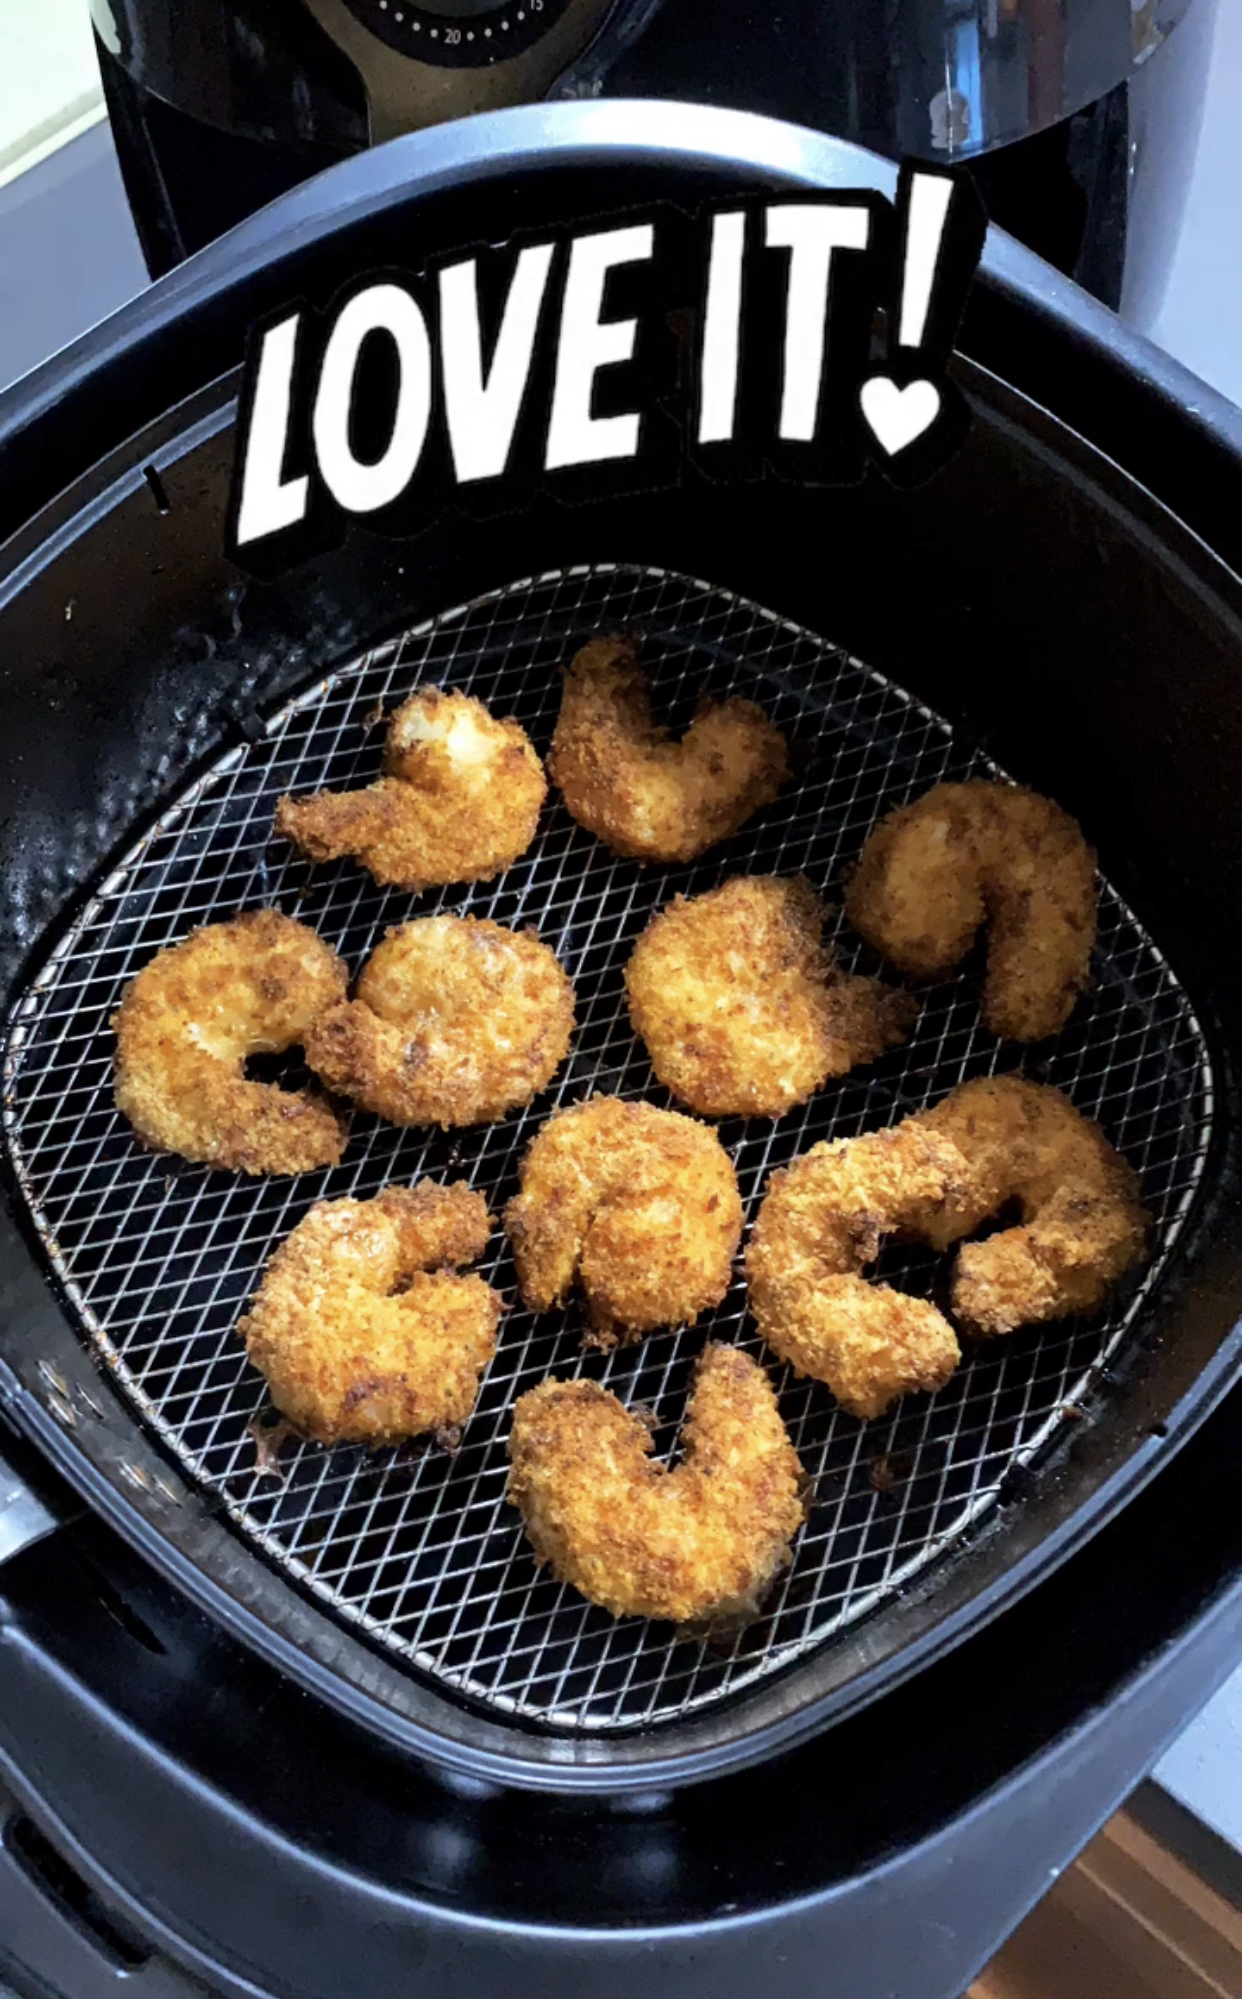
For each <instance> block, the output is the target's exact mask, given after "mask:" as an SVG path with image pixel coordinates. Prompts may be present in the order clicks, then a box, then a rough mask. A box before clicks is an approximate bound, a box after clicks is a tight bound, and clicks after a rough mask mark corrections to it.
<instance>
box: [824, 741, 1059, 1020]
mask: <svg viewBox="0 0 1242 1999" xmlns="http://www.w3.org/2000/svg"><path fill="white" fill-rule="evenodd" d="M845 912H846V915H847V916H848V917H849V920H850V922H851V923H852V924H853V926H854V929H855V930H856V931H857V932H858V934H859V936H860V937H865V938H866V940H867V942H868V943H869V944H872V945H874V946H875V948H876V950H877V951H880V952H882V953H883V955H884V957H886V958H887V959H888V961H889V963H890V964H892V965H895V966H896V967H897V969H898V971H901V972H906V973H908V974H910V975H911V976H913V977H916V978H938V977H940V976H941V975H942V974H944V973H946V972H948V971H951V970H952V968H953V966H954V965H956V964H958V963H959V962H960V961H961V959H962V958H964V957H965V955H966V953H967V951H968V950H969V949H970V945H971V942H972V940H973V938H974V935H975V932H976V931H977V930H978V928H979V926H980V924H983V923H986V924H987V926H988V962H987V977H986V981H985V984H984V989H983V1004H982V1009H981V1012H982V1018H983V1023H984V1026H985V1027H987V1028H988V1029H989V1031H990V1032H991V1033H993V1034H996V1035H999V1036H1000V1038H1001V1039H1002V1040H1003V1041H1042V1040H1043V1039H1044V1037H1045V1036H1046V1035H1049V1034H1055V1033H1056V1032H1057V1030H1058V1029H1059V1028H1062V1027H1064V1025H1065V1023H1066V1021H1067V1020H1068V1019H1069V1016H1070V1014H1071V1013H1072V1011H1073V1008H1074V1003H1075V1001H1076V1000H1077V998H1078V995H1079V993H1080V992H1081V991H1082V990H1083V987H1084V986H1085V985H1086V983H1087V973H1088V967H1089V964H1090V959H1091V947H1092V945H1093V944H1094V942H1095V924H1096V892H1095V857H1094V855H1093V854H1092V852H1091V849H1090V848H1089V847H1088V845H1087V843H1086V841H1085V840H1084V839H1083V836H1082V834H1081V832H1080V831H1079V828H1078V826H1077V824H1076V823H1075V821H1074V820H1073V819H1071V818H1070V816H1069V814H1068V813H1067V812H1063V811H1062V810H1061V807H1060V806H1059V805H1054V804H1053V803H1052V801H1051V800H1050V799H1047V798H1040V797H1039V796H1038V794H1037V793H1035V792H1033V791H1023V790H1020V789H1019V788H1018V787H1017V786H1014V785H1005V784H990V783H988V782H987V781H986V780H984V779H972V780H971V782H969V783H967V784H939V785H937V786H936V787H935V789H934V790H933V791H929V792H927V793H926V794H925V796H924V797H922V798H919V799H916V800H915V802H914V804H913V805H904V806H902V807H901V808H900V810H898V811H896V812H893V813H890V814H889V816H888V818H887V819H883V820H881V822H880V824H879V825H878V826H877V827H876V829H875V831H874V832H873V833H872V835H871V837H870V839H869V840H868V841H867V844H866V846H865V847H864V848H863V851H862V857H861V859H860V860H859V862H858V866H857V867H856V869H855V870H854V874H853V877H852V879H851V881H850V882H849V885H848V887H847V889H846V896H845Z"/></svg>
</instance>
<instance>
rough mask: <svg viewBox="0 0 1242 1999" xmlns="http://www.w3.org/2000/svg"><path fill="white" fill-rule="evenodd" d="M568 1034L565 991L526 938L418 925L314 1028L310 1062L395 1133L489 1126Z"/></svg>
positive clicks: (539, 1079)
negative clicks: (396, 1128) (400, 1128)
mask: <svg viewBox="0 0 1242 1999" xmlns="http://www.w3.org/2000/svg"><path fill="white" fill-rule="evenodd" d="M573 1025H574V989H573V985H572V983H571V981H570V979H569V977H568V975H567V973H566V972H565V971H564V970H563V969H562V967H561V965H560V964H559V963H558V961H557V959H556V958H555V956H554V955H553V953H552V952H551V951H549V949H548V947H547V945H546V944H541V943H540V942H539V939H538V938H537V937H536V936H535V935H534V933H533V932H532V931H517V930H506V929H505V928H504V927H503V926H502V925H501V924H499V923H491V922H488V921H486V920H484V919H480V918H478V917H473V916H424V917H420V918H419V919H418V920H417V921H416V922H414V923H403V924H399V925H397V926H396V927H395V928H394V929H391V930H389V931H388V932H387V934H386V935H385V937H384V941H383V942H382V943H381V944H379V945H378V946H377V947H376V949H375V950H374V951H373V952H372V954H371V956H370V958H369V959H368V960H367V963H366V965H365V966H364V968H363V971H362V975H361V977H360V978H359V980H358V987H357V996H356V997H355V998H354V999H352V1000H344V999H343V1000H341V1001H340V1002H339V1003H338V1004H337V1005H335V1006H332V1007H329V1008H327V1009H326V1010H325V1011H324V1012H323V1013H321V1014H319V1016H318V1017H317V1018H316V1019H315V1020H314V1021H312V1022H311V1024H310V1027H309V1028H308V1030H307V1033H306V1037H305V1046H306V1059H307V1061H308V1062H309V1064H310V1066H311V1068H312V1069H314V1070H315V1072H316V1074H317V1075H320V1076H322V1078H323V1080H324V1082H325V1083H327V1084H328V1086H329V1088H330V1089H333V1090H337V1091H339V1092H340V1093H341V1095H342V1096H346V1097H352V1098H353V1100H354V1102H355V1103H358V1104H361V1105H362V1106H363V1108H364V1109H365V1110H369V1111H374V1113H375V1114H376V1116H377V1117H383V1118H387V1119H388V1120H389V1121H390V1123H392V1124H401V1125H430V1124H438V1125H443V1126H449V1125H469V1124H486V1123H488V1122H490V1120H492V1119H493V1118H501V1117H504V1116H505V1114H506V1112H508V1111H511V1110H515V1109H516V1108H517V1107H518V1106H519V1105H521V1104H528V1103H529V1102H530V1100H531V1098H532V1097H534V1096H537V1095H538V1093H539V1091H540V1090H542V1089H544V1088H545V1086H546V1085H547V1084H548V1083H550V1082H551V1080H552V1077H553V1076H554V1075H555V1073H556V1071H557V1069H558V1068H559V1067H560V1065H561V1063H562V1062H563V1061H564V1060H565V1057H566V1055H567V1054H568V1052H569V1042H570V1036H571V1034H572V1033H573Z"/></svg>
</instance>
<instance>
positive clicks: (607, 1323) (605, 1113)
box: [505, 1097, 742, 1347]
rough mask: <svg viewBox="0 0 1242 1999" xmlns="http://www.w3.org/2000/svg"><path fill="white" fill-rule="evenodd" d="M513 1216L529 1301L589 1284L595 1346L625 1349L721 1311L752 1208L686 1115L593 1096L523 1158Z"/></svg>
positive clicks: (727, 1165) (714, 1143) (541, 1307)
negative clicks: (745, 1209)
mask: <svg viewBox="0 0 1242 1999" xmlns="http://www.w3.org/2000/svg"><path fill="white" fill-rule="evenodd" d="M519 1178H520V1186H521V1192H520V1193H518V1194H516V1195H515V1196H514V1198H513V1199H512V1200H511V1201H510V1203H509V1205H508V1207H507V1208H506V1210H505V1228H506V1230H507V1232H508V1235H509V1238H510V1241H511V1242H512V1245H513V1255H514V1260H515V1262H516V1264H517V1273H518V1282H519V1284H520V1286H521V1291H522V1297H523V1299H524V1300H525V1302H526V1304H527V1305H529V1306H530V1307H531V1309H532V1310H534V1311H536V1312H547V1311H550V1310H551V1309H552V1307H553V1306H555V1305H561V1304H564V1302H565V1300H566V1299H567V1298H568V1297H569V1294H570V1292H571V1290H572V1289H573V1287H574V1285H575V1284H579V1285H580V1286H581V1288H582V1292H583V1295H584V1298H585V1300H586V1310H587V1319H588V1322H589V1325H590V1327H591V1335H590V1343H591V1344H594V1345H598V1346H605V1347H610V1346H617V1345H625V1344H627V1343H628V1342H629V1341H631V1340H635V1339H641V1338H642V1336H643V1334H644V1333H649V1332H653V1331H655V1330H656V1328H657V1327H661V1326H679V1325H686V1324H689V1323H691V1322H692V1321H693V1320H695V1319H697V1317H698V1316H699V1314H700V1312H704V1311H707V1310H708V1309H709V1308H710V1307H712V1306H714V1305H718V1304H719V1303H720V1301H721V1299H722V1298H723V1297H724V1295H725V1292H726V1291H727V1290H728V1288H729V1279H730V1275H731V1270H732V1263H733V1256H734V1252H735V1251H736V1249H737V1245H738V1242H739V1240H740V1238H741V1233H742V1203H741V1197H740V1195H739V1194H738V1188H737V1179H736V1177H735V1175H734V1171H733V1166H732V1163H731V1162H730V1159H729V1155H728V1153H727V1152H726V1151H725V1149H724V1147H723V1146H722V1145H721V1143H720V1140H719V1139H718V1138H717V1137H716V1134H715V1132H713V1131H711V1130H709V1129H708V1127H707V1126H706V1125H702V1124H699V1123H697V1122H696V1120H695V1119H693V1118H688V1117H682V1116H680V1115H679V1113H677V1112H676V1111H662V1110H657V1109H656V1108H655V1107H654V1105H652V1104H642V1103H626V1102H623V1101H622V1100H621V1099H620V1098H618V1097H592V1098H590V1099H589V1100H588V1101H587V1102H586V1103H583V1104H576V1105H574V1106H573V1107H572V1109H570V1110H564V1111H559V1112H558V1113H557V1114H556V1116H555V1117H552V1118H550V1119H549V1120H548V1122H547V1124H545V1125H544V1126H543V1128H542V1129H541V1130H540V1131H539V1132H538V1133H537V1134H536V1136H535V1138H534V1139H533V1140H532V1142H531V1144H530V1146H529V1147H528V1148H527V1151H526V1154H525V1156H524V1158H523V1160H522V1164H521V1168H520V1175H519Z"/></svg>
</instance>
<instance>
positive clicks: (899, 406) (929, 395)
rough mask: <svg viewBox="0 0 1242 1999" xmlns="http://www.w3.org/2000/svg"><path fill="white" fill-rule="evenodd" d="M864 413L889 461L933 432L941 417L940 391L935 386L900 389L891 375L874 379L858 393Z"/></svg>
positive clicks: (909, 384)
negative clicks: (934, 425) (925, 433)
mask: <svg viewBox="0 0 1242 1999" xmlns="http://www.w3.org/2000/svg"><path fill="white" fill-rule="evenodd" d="M858 400H859V402H860V403H861V404H862V413H863V415H864V417H865V418H866V419H867V422H868V424H869V425H870V427H871V431H872V434H873V435H874V436H875V438H876V439H877V441H878V442H879V444H880V445H881V446H882V448H883V449H884V450H885V451H886V452H887V453H888V455H889V457H890V458H895V457H896V456H897V453H898V452H899V451H904V450H905V448H906V446H907V445H908V444H913V443H914V441H915V439H916V438H918V437H922V435H923V433H924V431H926V430H930V429H931V427H932V425H933V424H934V423H935V421H936V418H937V417H938V416H939V415H940V391H939V389H938V388H937V387H936V384H935V383H934V382H907V383H906V385H905V387H904V388H901V387H899V386H898V384H897V383H896V382H894V381H893V380H892V379H891V378H890V377H889V376H888V375H872V376H871V377H870V379H869V380H868V381H866V382H864V383H863V385H862V389H861V391H860V393H859V398H858Z"/></svg>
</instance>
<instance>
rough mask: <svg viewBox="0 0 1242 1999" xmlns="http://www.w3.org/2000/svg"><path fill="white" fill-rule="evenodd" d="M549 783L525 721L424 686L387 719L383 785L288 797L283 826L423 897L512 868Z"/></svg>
mask: <svg viewBox="0 0 1242 1999" xmlns="http://www.w3.org/2000/svg"><path fill="white" fill-rule="evenodd" d="M547 789H548V785H547V779H546V778H545V777H544V774H543V766H542V764H541V763H540V761H539V758H538V757H537V756H536V754H535V750H534V747H533V745H532V743H531V741H530V738H529V736H528V735H527V734H526V731H525V729H523V728H522V727H521V725H520V724H519V723H517V722H514V721H511V720H501V719H499V718H498V717H497V716H495V715H492V714H490V713H489V712H488V710H487V709H486V708H485V707H484V705H483V703H482V702H481V701H476V700H474V699H473V697H472V696H470V695H468V694H449V693H445V692H443V691H442V690H441V689H440V688H437V687H420V688H418V689H417V690H416V691H415V693H413V694H411V695H410V697H409V699H408V700H406V701H403V702H402V704H401V706H400V707H399V708H398V709H397V710H396V712H395V714H394V715H393V717H392V720H391V721H390V723H389V725H388V738H387V742H386V745H385V750H384V775H383V776H382V777H381V778H380V780H379V782H378V783H377V784H371V785H367V786H366V787H365V789H363V790H360V791H339V792H333V791H319V792H314V793H312V794H311V795H310V796H309V797H307V798H291V797H286V798H282V799H281V800H280V801H279V803H278V804H277V807H276V831H277V833H279V834H281V835H283V837H284V838H285V839H286V840H290V841H292V843H293V845H294V846H295V847H298V848H299V849H300V850H301V851H302V853H304V854H305V855H306V856H307V857H308V859H310V860H312V861H333V860H339V859H342V858H346V857H347V858H349V859H351V860H355V861H359V862H360V863H361V864H362V866H363V867H364V868H366V869H368V871H369V872H370V873H371V874H372V875H374V877H375V879H376V881H378V882H380V883H382V884H384V885H385V886H396V887H399V888H405V889H409V890H410V891H411V892H414V893H417V892H418V891H421V890H422V889H425V888H432V887H435V886H438V885H441V884H444V883H447V882H472V881H487V880H490V878H491V877H492V876H493V875H496V874H499V873H500V871H501V869H502V868H507V867H509V866H511V865H512V863H513V862H514V861H516V860H517V859H519V857H520V856H521V855H522V854H524V853H525V852H526V849H527V848H528V847H529V845H530V843H531V841H532V840H533V839H534V837H535V828H536V825H537V824H538V820H539V813H540V809H541V807H542V805H543V801H544V799H545V797H546V796H547Z"/></svg>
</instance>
